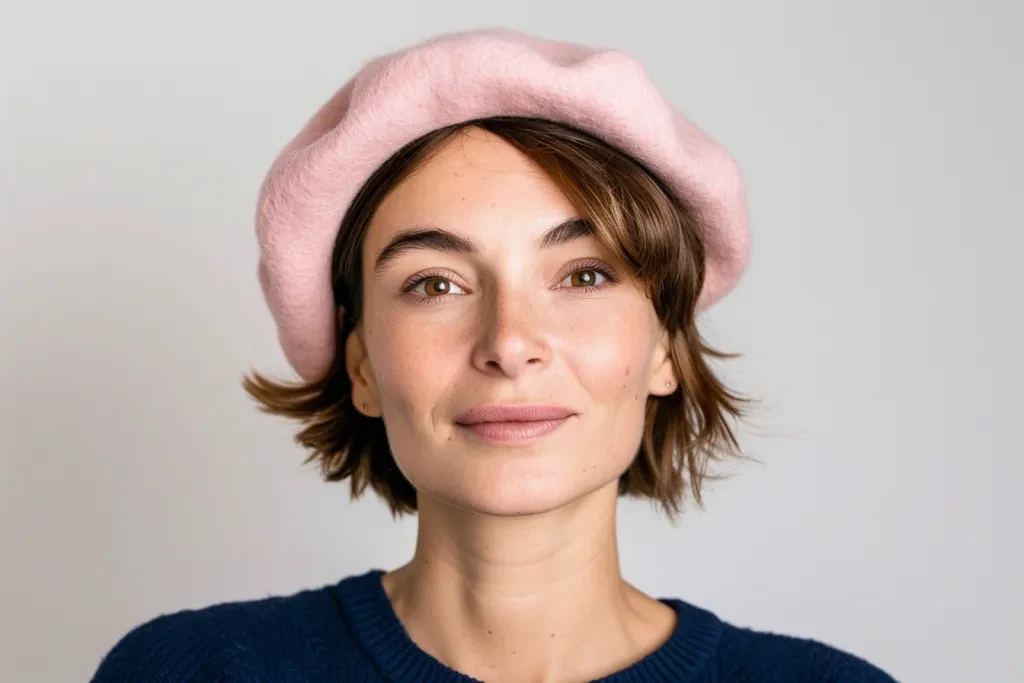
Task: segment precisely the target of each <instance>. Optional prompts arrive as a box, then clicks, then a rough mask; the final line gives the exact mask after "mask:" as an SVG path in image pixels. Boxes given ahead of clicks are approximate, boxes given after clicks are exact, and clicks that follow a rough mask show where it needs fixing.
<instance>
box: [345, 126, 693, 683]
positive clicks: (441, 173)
mask: <svg viewBox="0 0 1024 683" xmlns="http://www.w3.org/2000/svg"><path fill="white" fill-rule="evenodd" d="M577 216H579V213H578V212H577V211H576V210H575V208H574V207H573V206H572V204H571V203H570V202H569V200H568V199H567V198H566V197H565V195H564V194H563V193H562V192H561V190H560V189H559V188H558V187H557V185H556V184H555V183H554V182H553V181H552V180H551V178H550V177H548V176H547V175H546V173H545V172H544V171H543V170H542V169H541V168H540V167H539V166H537V165H536V163H535V162H533V161H532V160H531V159H529V157H527V156H525V155H523V154H522V153H521V152H519V151H518V150H516V149H515V148H514V147H513V146H511V145H510V144H509V143H507V142H505V141H504V140H502V139H501V138H499V137H497V136H494V135H492V134H490V133H488V132H486V131H483V130H481V129H478V128H469V129H466V132H465V134H464V135H461V136H458V137H456V138H455V139H454V140H452V141H450V142H449V143H448V144H447V145H446V146H445V147H443V148H442V149H441V150H440V152H439V153H438V154H437V155H436V156H434V157H433V158H431V159H430V160H429V161H428V162H427V163H426V164H424V165H423V166H422V167H421V168H420V169H418V170H417V171H416V172H415V173H413V174H412V175H411V176H410V177H408V178H406V179H405V180H404V181H403V182H402V183H400V184H399V185H398V186H397V187H396V188H394V189H393V191H392V192H391V193H390V194H389V195H388V196H387V198H386V199H385V200H384V201H383V203H382V204H381V205H380V207H379V208H378V210H377V211H376V213H375V214H374V216H373V219H372V220H371V223H370V226H369V229H368V231H367V234H366V238H365V240H364V244H363V252H362V255H363V282H364V305H365V307H364V315H363V318H362V319H361V321H360V323H359V325H358V326H357V328H356V330H355V332H353V333H352V334H351V335H350V336H349V338H348V339H347V342H346V364H347V368H348V372H349V375H350V377H351V378H352V383H353V389H352V395H353V401H354V404H355V405H356V406H357V408H358V409H360V410H361V411H362V412H363V413H365V414H367V415H370V416H374V417H381V418H382V419H383V420H384V425H385V428H386V430H387V434H388V440H389V443H390V444H391V448H392V451H393V453H394V456H395V460H396V462H397V463H398V466H399V468H400V469H401V471H402V472H403V474H404V475H405V476H406V477H407V478H408V479H409V481H410V482H412V484H413V485H414V486H415V487H416V489H417V501H418V507H419V513H418V517H419V532H418V539H417V546H416V552H415V555H414V557H413V559H412V560H411V561H410V562H409V563H408V564H407V565H405V566H403V567H401V568H399V569H397V570H395V571H393V572H389V573H388V574H386V575H385V577H384V587H385V590H386V591H387V592H388V595H389V596H390V598H391V600H392V604H393V606H394V608H395V611H396V613H397V615H398V617H399V619H400V620H401V621H402V623H403V625H404V626H405V627H406V630H407V631H408V632H409V634H410V636H411V637H412V639H413V641H414V642H416V643H417V645H419V646H420V647H421V648H423V649H424V650H426V651H427V652H428V653H430V654H431V655H433V656H435V657H436V658H437V659H439V660H440V661H441V662H443V663H445V664H446V665H448V666H450V667H452V668H454V669H457V670H459V671H461V672H463V673H466V674H468V675H470V676H474V677H476V678H481V679H486V680H488V681H505V680H507V681H567V682H568V681H585V680H589V679H592V678H596V677H599V676H602V675H607V674H609V673H611V672H614V671H617V670H619V669H621V668H624V667H626V666H628V665H630V664H631V663H633V662H635V661H637V660H638V659H640V658H641V657H643V656H644V655H646V654H647V653H649V652H650V651H652V650H654V649H655V648H656V647H657V646H658V645H660V644H661V643H662V642H664V640H665V639H666V638H667V637H668V636H669V634H670V632H671V630H672V628H673V627H674V625H675V614H674V612H673V611H672V610H671V609H670V608H668V607H666V606H665V605H663V604H661V603H660V602H658V601H656V600H654V599H652V598H650V597H648V596H646V595H644V594H643V593H641V592H640V591H638V590H636V589H635V588H633V587H632V586H630V585H629V584H628V583H626V582H625V581H624V580H623V579H622V577H621V573H620V570H619V563H618V552H617V544H616V539H615V509H616V502H617V495H616V494H617V482H618V478H619V475H621V474H622V472H623V471H625V469H626V468H627V467H628V466H629V464H630V462H631V461H632V459H633V457H634V455H635V453H636V452H637V449H638V447H639V444H640V439H641V434H642V429H643V421H644V407H645V403H646V400H647V397H648V395H650V394H656V395H663V394H667V393H670V392H671V391H673V390H674V389H675V387H676V384H677V381H676V378H675V377H674V375H673V370H672V366H671V363H670V361H669V359H668V356H667V338H666V335H665V333H664V330H663V328H662V327H661V325H660V323H659V321H658V319H657V317H656V315H655V311H654V308H653V306H652V304H651V302H650V300H649V299H648V298H647V297H646V295H645V292H644V291H643V289H642V288H641V287H640V286H639V284H637V283H636V282H634V281H633V280H632V279H630V278H629V276H628V273H627V272H626V271H625V270H624V268H623V267H622V265H621V264H620V263H618V262H616V261H615V260H614V259H613V258H612V257H611V255H610V254H609V253H607V252H606V251H605V250H604V249H602V248H601V247H600V246H599V244H598V242H597V241H596V240H595V239H594V238H593V237H591V236H583V237H580V238H577V239H573V240H571V241H568V242H565V243H562V244H558V245H555V246H548V247H546V248H542V247H541V246H540V245H539V244H538V241H539V239H540V237H541V236H542V235H543V234H544V233H545V232H546V231H548V230H549V229H551V228H552V227H554V226H556V225H558V224H559V223H562V222H563V221H565V220H566V219H571V218H573V217H577ZM427 227H435V228H440V229H442V230H446V231H449V232H452V233H455V234H456V235H458V236H460V237H463V238H465V239H466V240H469V241H471V242H473V243H474V244H475V245H476V246H477V248H478V251H477V253H472V254H468V253H451V252H446V251H443V250H438V249H435V248H422V247H420V248H416V249H411V250H407V251H403V252H401V253H399V254H397V255H396V256H395V257H394V258H393V259H389V260H388V261H387V263H386V265H384V267H382V268H380V269H377V268H375V262H376V260H377V257H378V255H379V254H380V253H381V251H382V250H383V249H384V248H385V246H387V245H388V244H389V242H391V240H392V239H393V238H394V237H396V236H397V235H399V234H400V233H402V232H403V231H406V230H409V229H411V228H427ZM424 277H426V278H429V279H425V280H424V279H423V278H424ZM491 403H505V404H509V403H511V404H548V405H558V406H564V407H567V408H569V409H571V410H572V411H573V412H574V413H575V414H574V415H573V416H572V417H570V418H568V419H567V420H565V421H564V423H562V424H561V425H560V426H558V428H557V429H555V430H554V431H552V432H550V433H548V434H546V435H544V436H542V437H539V438H535V439H531V440H525V441H514V442H502V443H494V442H491V441H488V440H486V439H482V438H480V437H479V436H477V435H475V434H474V433H472V432H471V431H470V430H467V429H465V428H463V427H460V426H458V425H457V424H456V421H455V417H456V416H457V415H458V414H459V413H461V412H463V411H465V410H467V409H469V408H471V407H473V406H475V405H479V404H491ZM364 406H365V407H364Z"/></svg>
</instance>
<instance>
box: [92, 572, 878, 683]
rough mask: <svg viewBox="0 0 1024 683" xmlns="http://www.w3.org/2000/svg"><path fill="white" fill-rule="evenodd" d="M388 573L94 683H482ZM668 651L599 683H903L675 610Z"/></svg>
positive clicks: (168, 648) (294, 600)
mask: <svg viewBox="0 0 1024 683" xmlns="http://www.w3.org/2000/svg"><path fill="white" fill-rule="evenodd" d="M382 573H383V571H382V570H380V569H374V570H371V571H369V572H367V573H365V574H360V575H355V576H349V577H346V578H344V579H342V580H341V581H339V582H337V583H334V584H329V585H326V586H322V587H319V588H313V589H306V590H303V591H301V592H298V593H294V594H291V595H283V596H281V595H279V596H271V597H266V598H260V599H254V600H248V601H236V602H224V603H220V604H216V605H211V606H209V607H204V608H200V609H191V610H182V611H178V612H174V613H171V614H163V615H161V616H158V617H155V618H153V619H152V620H150V621H147V622H145V623H143V624H141V625H139V626H136V627H135V628H134V629H132V630H131V631H129V632H128V633H127V634H125V635H124V636H123V637H122V638H121V639H120V640H119V641H118V642H117V643H116V644H115V645H114V647H113V648H112V649H111V650H110V651H109V652H108V653H107V654H106V656H105V657H103V659H102V661H101V662H100V664H99V668H98V670H97V671H96V673H95V676H94V677H93V679H92V681H93V683H172V682H173V683H356V682H358V683H384V682H386V681H394V682H402V683H405V682H416V683H420V682H424V683H479V682H478V681H476V679H473V678H470V677H468V676H466V675H463V674H461V673H458V672H456V671H454V670H453V669H450V668H448V667H447V666H445V665H444V664H442V663H441V662H440V661H438V660H437V659H435V658H434V657H432V656H431V655H429V654H428V653H427V652H425V651H424V650H422V649H420V648H419V647H418V646H417V645H416V644H415V643H414V642H413V641H412V639H411V638H410V637H409V635H408V633H407V632H406V631H405V629H404V627H403V626H402V624H401V622H400V621H399V620H398V617H397V615H396V614H395V612H394V610H393V608H392V606H391V602H390V599H389V598H388V596H387V593H386V592H385V591H384V587H383V584H382V583H381V580H380V579H381V574H382ZM662 602H663V603H665V604H667V605H669V606H670V607H672V608H673V609H675V610H676V612H677V614H678V617H679V618H678V620H677V625H676V627H675V629H674V631H673V633H672V634H671V635H670V636H669V639H668V640H667V641H665V642H664V643H663V644H662V645H661V646H660V647H658V648H657V649H656V650H654V651H653V652H651V653H650V654H648V655H647V656H645V657H643V658H642V659H640V660H639V661H638V662H636V663H635V664H633V665H631V666H629V667H627V668H625V669H622V670H620V671H618V672H616V673H613V674H611V675H609V676H607V677H605V678H602V679H600V682H601V683H641V682H644V683H648V682H650V683H660V682H669V681H671V682H672V683H855V682H857V683H894V680H893V679H892V678H891V677H890V676H889V675H887V674H885V673H884V672H882V671H881V670H879V669H878V668H876V667H875V666H873V665H871V664H869V663H868V662H866V661H864V660H863V659H860V658H859V657H857V656H855V655H852V654H849V653H846V652H843V651H841V650H837V649H835V648H833V647H831V646H829V645H825V644H824V643H821V642H817V641H813V640H806V639H801V638H795V637H791V636H784V635H778V634H772V633H767V632H759V631H753V630H750V629H746V628H741V627H737V626H732V625H730V624H728V623H726V622H724V621H722V620H720V619H719V618H718V617H716V616H715V615H714V614H712V613H711V612H708V611H706V610H704V609H701V608H699V607H696V606H694V605H691V604H689V603H687V602H684V601H682V600H679V599H675V598H662Z"/></svg>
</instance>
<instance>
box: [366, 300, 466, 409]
mask: <svg viewBox="0 0 1024 683" xmlns="http://www.w3.org/2000/svg"><path fill="white" fill-rule="evenodd" d="M366 324H367V329H366V338H367V346H368V354H369V358H370V363H371V365H372V367H373V372H374V376H375V378H376V380H377V387H378V391H379V392H380V400H381V403H382V408H383V409H384V412H385V414H391V415H394V416H396V417H398V418H399V419H400V420H401V422H402V423H410V422H420V421H424V420H429V419H430V411H431V409H432V408H433V407H434V406H436V405H437V404H438V403H439V402H440V401H441V399H442V397H443V396H444V395H445V394H446V393H448V392H451V391H452V390H453V389H455V388H457V387H455V386H453V382H455V380H454V379H453V378H458V377H459V376H461V374H462V373H461V370H462V368H461V365H464V364H465V352H464V350H463V347H464V346H465V344H466V343H468V340H467V339H466V338H465V337H466V335H467V334H468V330H467V331H460V330H459V329H458V327H457V326H455V327H453V326H450V325H449V326H442V325H424V324H423V322H422V321H421V320H418V319H417V317H416V316H410V315H401V314H400V312H399V313H398V314H393V315H392V314H389V315H386V316H384V315H381V316H378V317H374V316H368V317H367V320H366Z"/></svg>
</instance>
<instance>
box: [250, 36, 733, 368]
mask: <svg viewBox="0 0 1024 683" xmlns="http://www.w3.org/2000/svg"><path fill="white" fill-rule="evenodd" d="M497 115H512V116H529V117H535V118H544V119H549V120H552V121H556V122H560V123H565V124H568V125H571V126H573V127H576V128H579V129H582V130H584V131H587V132H589V133H591V134H594V135H596V136H597V137H600V138H602V139H603V140H605V141H606V142H608V143H609V144H611V145H613V146H616V147H618V148H619V149H621V150H623V151H625V152H627V153H628V154H630V155H632V156H633V157H634V158H636V159H637V160H639V161H641V162H642V163H643V164H644V165H645V166H646V167H647V168H648V169H649V170H650V171H652V172H653V173H655V174H656V175H658V176H659V177H661V178H662V179H663V180H664V182H665V183H666V184H667V185H668V186H669V187H670V188H671V189H672V191H673V192H675V193H677V195H678V196H680V197H682V198H685V199H687V200H688V201H689V203H690V204H691V205H692V206H694V207H695V209H696V210H697V211H698V212H699V214H698V215H699V219H700V225H701V228H702V230H703V233H704V236H705V240H706V244H707V270H706V273H707V274H706V279H705V284H704V289H703V290H702V292H701V295H700V300H699V304H698V306H699V308H700V309H701V310H703V309H705V308H707V307H708V306H710V305H711V304H713V303H715V302H716V301H718V300H719V299H720V298H722V297H723V296H725V294H727V293H728V292H729V291H730V290H731V289H732V288H733V287H734V286H735V284H736V282H737V281H738V280H739V278H740V276H741V275H742V274H743V271H744V270H745V269H746V267H747V263H748V260H749V251H750V236H749V231H748V220H747V209H746V201H745V197H744V189H743V183H742V180H741V177H740V173H739V170H738V168H737V166H736V164H735V162H734V161H733V159H732V158H731V157H730V155H729V154H728V153H727V152H726V151H725V150H724V149H723V148H722V147H721V146H720V145H718V144H717V143H715V142H714V141H713V140H712V139H711V138H710V137H709V136H708V135H706V134H705V133H704V132H703V131H701V130H700V129H698V128H697V127H696V126H695V125H694V124H693V123H691V122H690V121H689V120H687V119H686V118H684V117H683V115H682V114H681V113H679V112H678V111H677V110H676V109H675V108H674V107H673V106H672V104H671V103H670V102H669V101H668V100H667V99H666V98H665V96H664V95H663V94H662V93H661V92H659V90H658V88H657V87H656V86H655V84H654V83H653V82H652V80H651V78H650V76H649V75H648V74H647V72H646V70H645V69H644V67H643V66H642V65H641V64H640V63H639V62H638V61H636V60H635V59H634V58H632V57H630V56H628V55H626V54H624V53H622V52H620V51H617V50H612V49H606V48H595V47H587V46H584V45H578V44H574V43H568V42H559V41H553V40H549V39H545V38H540V37H535V36H531V35H528V34H525V33H522V32H520V31H516V30H512V29H504V28H488V29H481V30H475V31H466V32H459V33H448V34H442V35H438V36H435V37H433V38H430V39H429V40H426V41H424V42H421V43H419V44H416V45H413V46H411V47H407V48H404V49H402V50H398V51H395V52H392V53H388V54H384V55H382V56H380V57H378V58H376V59H374V60H372V61H369V62H367V63H365V65H364V66H363V67H362V68H361V69H360V71H359V72H358V73H357V74H356V75H355V76H354V77H352V78H351V80H349V81H348V82H347V83H346V84H345V85H344V86H342V87H341V89H340V90H338V91H337V92H336V93H335V94H334V95H333V96H332V97H331V98H330V99H329V100H328V101H327V102H326V103H325V104H324V105H323V106H322V107H321V108H320V109H319V111H317V112H316V113H315V114H314V115H313V117H312V118H311V119H309V121H308V122H307V123H306V125H305V126H304V127H303V128H302V130H300V131H299V132H298V134H297V135H296V136H295V138H294V139H292V140H291V142H289V143H288V145H287V146H286V147H285V148H284V149H283V150H282V151H281V153H280V154H279V155H278V157H277V158H276V159H275V160H274V162H273V164H272V165H271V167H270V170H269V171H268V173H267V176H266V178H265V179H264V181H263V183H262V185H261V187H260V192H259V202H258V209H257V214H256V233H257V237H258V240H259V247H260V263H259V271H258V272H259V281H260V286H261V288H262V291H263V294H264V296H265V298H266V300H267V304H268V306H269V307H270V311H271V314H272V315H273V317H274V321H275V323H276V325H277V332H278V339H279V340H280V343H281V346H282V348H283V350H284V353H285V356H286V358H287V360H288V361H289V363H290V364H291V365H292V367H293V368H294V369H295V370H296V371H297V372H298V373H299V375H300V376H301V377H303V378H304V379H306V380H315V379H319V378H321V377H323V376H324V375H325V374H326V373H327V371H328V370H329V368H330V365H331V363H332V361H333V359H334V353H335V334H336V328H335V326H336V324H337V318H336V313H335V303H334V297H333V294H332V287H331V255H332V251H333V248H334V242H335V239H336V238H337V233H338V229H339V227H340V224H341V222H342V219H343V218H344V216H345V212H346V210H347V209H348V207H349V204H350V203H351V202H352V200H353V198H354V197H355V195H356V193H357V192H358V191H359V189H360V188H361V187H362V185H363V183H364V182H366V180H367V179H368V178H369V177H370V175H371V174H372V173H373V172H374V171H375V170H376V169H377V168H378V167H379V166H380V165H381V164H382V163H383V162H384V161H386V160H387V159H388V158H389V157H390V156H391V155H392V154H393V153H394V152H396V151H398V150H399V149H400V148H401V147H403V146H404V145H405V144H406V143H408V142H411V141H412V140H414V139H416V138H418V137H420V136H422V135H425V134H426V133H428V132H430V131H432V130H436V129H437V128H441V127H444V126H447V125H450V124H453V123H459V122H462V121H467V120H470V119H475V118H483V117H487V116H497Z"/></svg>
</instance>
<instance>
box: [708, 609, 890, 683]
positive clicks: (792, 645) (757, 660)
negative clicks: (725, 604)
mask: <svg viewBox="0 0 1024 683" xmlns="http://www.w3.org/2000/svg"><path fill="white" fill-rule="evenodd" d="M719 659H720V665H721V666H722V668H723V674H725V680H733V678H734V677H736V675H737V674H740V673H741V672H742V673H744V674H745V675H748V676H754V678H752V679H750V680H764V681H775V680H778V681H792V682H794V683H795V682H797V681H805V682H806V683H896V681H895V679H894V678H893V677H892V676H890V675H889V674H887V673H886V672H884V671H882V670H881V669H880V668H878V667H877V666H875V665H874V664H872V663H870V662H868V661H867V660H865V659H863V658H861V657H860V656H858V655H855V654H853V653H851V652H847V651H845V650H842V649H839V648H838V647H835V646H833V645H829V644H827V643H824V642H821V641H819V640H813V639H810V638H801V637H796V636H791V635H785V634H780V633H772V632H768V631H758V630H754V629H751V628H743V627H739V626H734V625H732V624H728V623H724V629H723V632H722V637H721V648H720V657H719Z"/></svg>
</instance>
